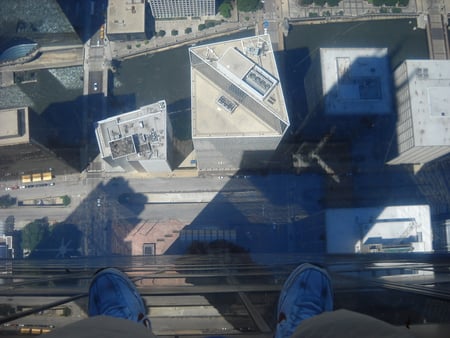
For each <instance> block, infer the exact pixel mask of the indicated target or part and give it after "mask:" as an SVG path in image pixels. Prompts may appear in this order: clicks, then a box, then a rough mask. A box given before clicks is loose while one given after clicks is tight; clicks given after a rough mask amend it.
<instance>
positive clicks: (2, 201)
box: [0, 194, 17, 208]
mask: <svg viewBox="0 0 450 338" xmlns="http://www.w3.org/2000/svg"><path fill="white" fill-rule="evenodd" d="M16 201H17V199H16V198H14V197H11V196H10V195H9V194H8V195H3V196H0V208H9V207H11V206H13V205H14V204H16Z"/></svg>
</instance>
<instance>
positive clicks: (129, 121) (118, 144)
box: [96, 101, 167, 161]
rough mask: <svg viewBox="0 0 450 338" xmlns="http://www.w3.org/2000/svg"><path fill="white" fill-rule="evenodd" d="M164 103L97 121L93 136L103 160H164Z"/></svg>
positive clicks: (165, 148) (165, 136) (165, 125)
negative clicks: (107, 158)
mask: <svg viewBox="0 0 450 338" xmlns="http://www.w3.org/2000/svg"><path fill="white" fill-rule="evenodd" d="M166 119H167V111H166V101H158V102H156V103H153V104H150V105H147V106H143V107H141V108H139V109H137V110H134V111H131V112H128V113H124V114H121V115H117V116H113V117H110V118H107V119H105V120H102V121H99V122H97V127H96V134H97V142H98V144H99V148H100V153H101V155H102V157H103V158H105V157H111V158H112V159H113V160H116V159H119V158H126V159H127V160H128V161H144V160H152V159H158V160H161V159H162V160H166V159H167V142H166V140H167V135H166V134H167V121H166Z"/></svg>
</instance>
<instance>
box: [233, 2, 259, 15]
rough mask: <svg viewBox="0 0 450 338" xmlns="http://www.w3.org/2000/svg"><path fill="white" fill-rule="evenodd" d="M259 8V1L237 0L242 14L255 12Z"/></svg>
mask: <svg viewBox="0 0 450 338" xmlns="http://www.w3.org/2000/svg"><path fill="white" fill-rule="evenodd" d="M259 7H260V2H259V0H237V9H238V11H240V12H254V11H256V10H257V9H258V8H259Z"/></svg>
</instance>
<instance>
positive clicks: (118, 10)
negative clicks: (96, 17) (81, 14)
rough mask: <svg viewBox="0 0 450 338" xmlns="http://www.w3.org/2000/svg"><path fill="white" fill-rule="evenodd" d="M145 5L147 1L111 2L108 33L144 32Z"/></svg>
mask: <svg viewBox="0 0 450 338" xmlns="http://www.w3.org/2000/svg"><path fill="white" fill-rule="evenodd" d="M145 3H146V2H145V1H141V0H109V1H108V22H107V25H106V33H107V34H123V33H142V32H144V31H145Z"/></svg>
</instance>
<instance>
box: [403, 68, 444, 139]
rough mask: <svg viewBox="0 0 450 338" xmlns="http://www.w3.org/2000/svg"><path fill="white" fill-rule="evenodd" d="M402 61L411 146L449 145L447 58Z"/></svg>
mask: <svg viewBox="0 0 450 338" xmlns="http://www.w3.org/2000/svg"><path fill="white" fill-rule="evenodd" d="M405 64H406V68H407V74H408V81H409V95H410V100H411V113H412V123H413V133H414V144H415V146H444V145H450V60H406V61H405Z"/></svg>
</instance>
